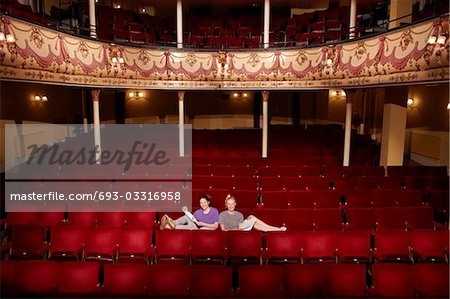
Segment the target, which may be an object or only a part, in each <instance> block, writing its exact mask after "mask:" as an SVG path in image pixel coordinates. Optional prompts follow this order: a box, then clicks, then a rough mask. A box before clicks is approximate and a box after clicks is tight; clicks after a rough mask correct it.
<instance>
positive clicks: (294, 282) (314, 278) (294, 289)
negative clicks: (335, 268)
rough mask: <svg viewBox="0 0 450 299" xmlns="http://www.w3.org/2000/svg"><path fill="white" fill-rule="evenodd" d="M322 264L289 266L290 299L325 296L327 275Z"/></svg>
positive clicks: (288, 290) (288, 284)
mask: <svg viewBox="0 0 450 299" xmlns="http://www.w3.org/2000/svg"><path fill="white" fill-rule="evenodd" d="M323 266H324V265H322V264H305V265H287V266H286V267H285V268H284V270H285V277H286V280H285V286H286V295H287V297H289V298H320V297H324V296H325V292H324V281H325V275H324V271H323V270H322V269H323Z"/></svg>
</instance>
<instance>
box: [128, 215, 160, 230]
mask: <svg viewBox="0 0 450 299" xmlns="http://www.w3.org/2000/svg"><path fill="white" fill-rule="evenodd" d="M155 222H156V212H129V213H128V215H127V227H128V228H147V229H149V228H150V229H151V228H153V226H154V225H155Z"/></svg>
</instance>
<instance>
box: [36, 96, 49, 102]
mask: <svg viewBox="0 0 450 299" xmlns="http://www.w3.org/2000/svg"><path fill="white" fill-rule="evenodd" d="M34 101H35V102H48V97H47V96H46V95H42V96H40V95H35V96H34Z"/></svg>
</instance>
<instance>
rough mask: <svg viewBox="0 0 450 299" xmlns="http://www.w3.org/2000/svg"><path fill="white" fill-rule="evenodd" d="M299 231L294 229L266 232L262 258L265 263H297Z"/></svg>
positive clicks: (299, 245)
mask: <svg viewBox="0 0 450 299" xmlns="http://www.w3.org/2000/svg"><path fill="white" fill-rule="evenodd" d="M300 250H301V233H299V232H295V231H286V232H268V233H267V234H266V248H265V251H264V252H263V259H264V260H265V261H266V262H267V263H279V262H281V263H299V262H300Z"/></svg>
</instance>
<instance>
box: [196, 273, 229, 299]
mask: <svg viewBox="0 0 450 299" xmlns="http://www.w3.org/2000/svg"><path fill="white" fill-rule="evenodd" d="M205 277H206V278H207V280H208V283H205ZM231 278H232V268H231V267H225V266H219V265H195V266H192V268H191V284H190V288H189V291H190V297H193V298H230V297H231V296H232V294H233V293H232V283H231Z"/></svg>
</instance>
